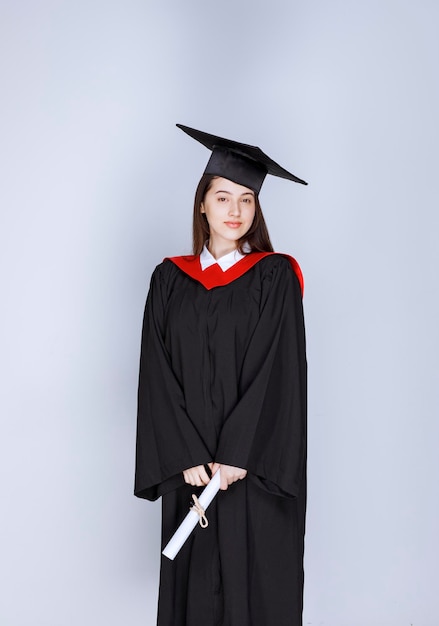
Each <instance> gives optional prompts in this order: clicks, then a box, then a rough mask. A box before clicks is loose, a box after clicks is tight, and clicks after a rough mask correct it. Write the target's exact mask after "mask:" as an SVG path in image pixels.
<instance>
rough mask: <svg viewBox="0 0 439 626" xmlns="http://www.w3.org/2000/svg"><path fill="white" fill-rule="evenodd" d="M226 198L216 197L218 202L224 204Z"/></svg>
mask: <svg viewBox="0 0 439 626" xmlns="http://www.w3.org/2000/svg"><path fill="white" fill-rule="evenodd" d="M226 200H227V198H226V197H225V196H218V202H225V201H226Z"/></svg>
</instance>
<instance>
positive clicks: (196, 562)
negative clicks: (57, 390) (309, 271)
mask: <svg viewBox="0 0 439 626" xmlns="http://www.w3.org/2000/svg"><path fill="white" fill-rule="evenodd" d="M180 128H181V129H182V130H184V131H185V132H186V133H188V134H189V135H190V136H192V137H193V138H195V139H197V140H198V141H200V142H201V143H203V144H204V145H205V146H207V147H208V148H210V149H211V150H212V156H211V158H210V160H209V163H208V165H207V167H206V170H205V172H204V174H203V177H202V179H201V181H200V183H199V186H198V189H197V192H196V196H195V204H194V218H193V243H194V250H193V252H194V255H193V256H190V257H174V258H170V259H165V261H164V262H163V263H162V264H160V265H159V266H158V267H157V268H156V270H155V271H154V274H153V277H152V280H151V287H150V291H149V295H148V299H147V303H146V309H145V317H144V325H143V335H142V351H141V363H140V379H139V397H138V404H139V412H138V430H137V455H136V483H135V494H136V495H137V496H139V497H143V498H147V499H150V500H155V499H156V498H158V497H159V496H162V514H163V519H162V543H163V546H164V545H165V544H166V543H167V541H168V540H169V538H170V537H171V536H172V534H173V533H174V531H175V530H176V528H177V527H178V525H179V524H180V522H181V521H182V519H183V518H184V517H185V515H186V513H187V511H188V509H189V506H190V503H191V495H192V494H193V493H195V494H199V493H200V492H201V490H202V488H203V487H204V486H205V485H206V484H207V483H208V482H209V480H210V478H211V476H212V475H213V474H214V473H215V472H216V471H217V470H218V469H220V470H221V472H220V476H221V491H220V492H219V493H218V495H217V497H216V498H215V500H214V501H213V503H212V504H211V505H210V507H209V509H208V511H207V517H208V519H209V525H208V527H207V528H201V527H199V526H197V528H196V529H195V531H194V532H193V533H192V535H191V536H190V538H189V539H188V541H187V542H186V543H185V545H184V546H183V548H182V549H181V551H180V553H179V554H178V555H177V557H176V559H175V560H174V561H169V560H168V559H166V558H165V557H162V563H161V574H160V594H159V609H158V621H157V623H158V625H159V626H287V625H288V626H299V625H301V624H302V595H303V540H304V530H305V525H304V524H305V498H306V473H305V465H306V358H305V334H304V325H303V311H302V293H301V289H302V277H301V272H300V268H299V266H298V265H297V263H296V262H295V261H294V259H292V258H291V257H288V256H286V255H281V254H274V253H273V248H272V246H271V243H270V239H269V235H268V231H267V228H266V225H265V222H264V218H263V215H262V211H261V207H260V204H259V199H258V193H259V190H260V188H261V185H262V182H263V180H264V178H265V176H266V174H267V173H271V174H273V175H275V176H281V177H284V178H288V179H290V180H294V181H296V182H301V183H304V181H302V180H301V179H298V178H297V177H295V176H294V175H293V174H290V173H289V172H287V171H286V170H284V169H283V168H281V167H280V166H279V165H277V164H276V163H275V162H274V161H272V160H271V159H270V158H269V157H267V155H265V154H264V153H263V152H262V151H260V150H259V148H255V147H253V146H248V145H246V144H240V143H237V142H233V141H230V140H226V139H223V138H220V137H215V136H213V135H209V134H207V133H202V132H200V131H196V130H194V129H190V128H187V127H183V126H180ZM304 184H306V183H304Z"/></svg>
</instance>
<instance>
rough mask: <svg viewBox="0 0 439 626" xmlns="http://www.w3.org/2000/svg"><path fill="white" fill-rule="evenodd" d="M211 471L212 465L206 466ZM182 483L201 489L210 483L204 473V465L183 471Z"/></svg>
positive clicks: (206, 474)
mask: <svg viewBox="0 0 439 626" xmlns="http://www.w3.org/2000/svg"><path fill="white" fill-rule="evenodd" d="M208 465H209V467H210V469H211V470H212V466H213V463H209V464H208ZM183 476H184V482H185V483H187V484H188V485H192V486H193V487H203V486H204V485H207V483H208V482H209V481H210V477H209V475H208V473H207V472H206V468H205V467H204V465H197V466H196V467H190V468H189V469H187V470H184V471H183Z"/></svg>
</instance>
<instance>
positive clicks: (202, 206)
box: [200, 202, 206, 213]
mask: <svg viewBox="0 0 439 626" xmlns="http://www.w3.org/2000/svg"><path fill="white" fill-rule="evenodd" d="M200 212H201V213H206V211H205V210H204V203H203V202H202V203H201V204H200Z"/></svg>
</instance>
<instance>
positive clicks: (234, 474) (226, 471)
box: [212, 463, 247, 491]
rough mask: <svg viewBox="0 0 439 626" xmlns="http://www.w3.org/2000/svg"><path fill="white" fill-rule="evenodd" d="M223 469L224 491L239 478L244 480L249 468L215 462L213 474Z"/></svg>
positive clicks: (222, 482)
mask: <svg viewBox="0 0 439 626" xmlns="http://www.w3.org/2000/svg"><path fill="white" fill-rule="evenodd" d="M219 469H221V487H220V489H221V490H222V491H226V489H227V488H228V487H229V486H230V485H231V484H232V483H235V482H236V481H237V480H242V479H243V478H245V477H246V476H247V470H246V469H242V467H234V466H233V465H223V464H222V463H214V464H213V467H212V475H213V474H215V473H216V472H217V471H218V470H219Z"/></svg>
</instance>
